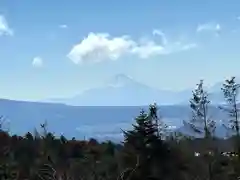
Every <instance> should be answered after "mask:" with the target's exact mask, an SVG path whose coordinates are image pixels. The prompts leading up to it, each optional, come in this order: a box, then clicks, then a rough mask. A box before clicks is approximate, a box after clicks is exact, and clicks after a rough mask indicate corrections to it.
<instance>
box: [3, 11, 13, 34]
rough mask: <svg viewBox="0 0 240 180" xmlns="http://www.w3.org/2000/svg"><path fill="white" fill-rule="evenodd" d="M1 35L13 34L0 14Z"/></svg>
mask: <svg viewBox="0 0 240 180" xmlns="http://www.w3.org/2000/svg"><path fill="white" fill-rule="evenodd" d="M1 35H7V36H13V30H12V29H11V28H10V27H9V25H8V22H7V20H6V19H5V17H4V16H3V15H0V36H1Z"/></svg>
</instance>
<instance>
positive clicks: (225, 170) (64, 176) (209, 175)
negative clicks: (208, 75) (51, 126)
mask: <svg viewBox="0 0 240 180" xmlns="http://www.w3.org/2000/svg"><path fill="white" fill-rule="evenodd" d="M239 88H240V85H239V84H238V83H236V80H235V78H234V77H233V78H230V79H229V80H226V81H225V82H224V83H223V86H222V92H223V95H224V97H225V100H226V102H225V103H224V104H222V105H220V107H219V108H220V109H221V110H223V111H224V112H226V113H227V114H228V119H227V120H226V121H227V123H225V124H223V126H224V127H225V128H226V129H228V130H229V131H231V132H233V133H232V136H231V137H229V138H227V139H220V138H217V137H216V136H215V130H216V123H217V122H216V121H215V120H214V119H212V118H211V116H210V115H209V111H208V107H209V105H210V103H211V101H210V100H209V97H208V93H207V91H206V90H205V89H204V86H203V81H200V83H199V84H197V87H196V89H194V91H193V93H192V98H191V99H190V107H191V110H192V111H191V113H192V116H191V117H192V118H191V119H190V120H189V121H184V124H185V125H186V126H188V127H190V128H191V129H192V131H193V132H195V133H197V134H200V135H201V138H196V137H190V136H187V135H184V134H180V133H173V132H169V130H168V128H167V125H166V124H164V123H163V121H162V120H161V118H159V116H158V107H157V105H156V104H153V105H150V106H149V108H148V110H147V111H144V110H142V111H141V112H140V114H139V115H138V116H137V117H136V118H135V124H133V125H132V129H131V130H127V131H126V130H123V136H124V139H123V142H121V143H118V144H116V143H113V142H111V141H106V142H101V143H100V142H98V141H97V140H96V139H93V138H92V139H89V140H77V139H75V138H74V137H73V138H72V139H67V138H65V137H64V136H63V135H61V136H60V137H55V136H54V134H53V133H51V132H49V131H48V128H47V124H46V123H44V124H41V131H39V132H38V131H35V132H33V133H30V132H28V133H26V134H25V135H24V136H18V135H10V134H9V132H8V131H4V129H3V128H2V124H0V179H1V180H7V179H8V180H147V179H149V180H150V179H152V180H237V179H240V132H239V131H240V127H239V126H240V124H239V109H238V101H237V97H238V91H239ZM139 98H140V97H139ZM13 113H14V112H13ZM113 118H114V117H113Z"/></svg>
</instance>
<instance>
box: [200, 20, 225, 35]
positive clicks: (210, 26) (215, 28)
mask: <svg viewBox="0 0 240 180" xmlns="http://www.w3.org/2000/svg"><path fill="white" fill-rule="evenodd" d="M196 31H197V32H198V33H200V32H204V31H210V32H214V33H219V32H220V31H221V26H220V24H218V23H213V22H209V23H205V24H199V25H198V27H197V30H196Z"/></svg>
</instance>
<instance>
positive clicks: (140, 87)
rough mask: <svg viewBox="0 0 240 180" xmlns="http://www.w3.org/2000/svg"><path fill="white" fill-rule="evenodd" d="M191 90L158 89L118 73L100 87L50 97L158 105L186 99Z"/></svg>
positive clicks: (68, 101) (90, 102)
mask: <svg viewBox="0 0 240 180" xmlns="http://www.w3.org/2000/svg"><path fill="white" fill-rule="evenodd" d="M190 93H191V91H189V90H187V91H182V92H174V91H168V90H158V89H155V88H152V87H149V86H147V85H145V84H142V83H139V82H137V81H135V80H134V79H132V78H130V77H128V76H126V75H124V74H118V75H116V76H115V77H114V78H112V79H111V80H110V81H109V82H108V83H106V84H105V85H103V86H102V87H97V88H94V89H89V90H86V91H84V92H83V93H81V94H79V95H77V96H74V97H72V98H67V99H55V100H54V99H51V100H49V102H61V103H65V104H68V105H77V106H142V105H148V104H150V103H153V102H157V103H158V104H159V105H166V104H178V103H181V102H183V101H185V100H186V97H188V96H189V95H190Z"/></svg>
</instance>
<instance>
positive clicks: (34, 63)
mask: <svg viewBox="0 0 240 180" xmlns="http://www.w3.org/2000/svg"><path fill="white" fill-rule="evenodd" d="M32 66H33V67H38V68H39V67H42V66H43V60H42V58H41V57H35V58H33V61H32Z"/></svg>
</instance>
